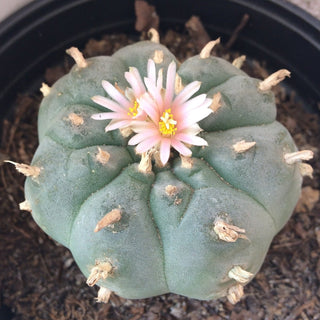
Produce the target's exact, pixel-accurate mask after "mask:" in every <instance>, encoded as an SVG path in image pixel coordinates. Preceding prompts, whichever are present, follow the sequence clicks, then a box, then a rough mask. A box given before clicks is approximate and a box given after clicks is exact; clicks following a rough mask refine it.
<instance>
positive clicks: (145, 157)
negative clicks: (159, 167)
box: [138, 151, 152, 173]
mask: <svg viewBox="0 0 320 320" xmlns="http://www.w3.org/2000/svg"><path fill="white" fill-rule="evenodd" d="M151 160H152V152H149V151H147V152H144V153H142V155H141V160H140V163H139V167H138V168H139V171H140V172H143V173H151V172H152V161H151Z"/></svg>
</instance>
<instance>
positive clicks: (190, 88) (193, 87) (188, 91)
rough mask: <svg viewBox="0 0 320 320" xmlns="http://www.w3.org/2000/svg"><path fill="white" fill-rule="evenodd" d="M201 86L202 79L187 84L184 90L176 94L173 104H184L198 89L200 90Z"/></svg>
mask: <svg viewBox="0 0 320 320" xmlns="http://www.w3.org/2000/svg"><path fill="white" fill-rule="evenodd" d="M200 86H201V82H200V81H193V82H191V83H189V84H188V85H186V86H185V87H184V88H183V89H182V91H181V92H180V93H179V94H178V95H177V96H176V98H175V99H174V101H173V105H176V104H182V103H184V102H185V101H187V100H188V99H189V98H190V97H192V96H193V95H194V94H195V93H196V92H197V91H199V89H200Z"/></svg>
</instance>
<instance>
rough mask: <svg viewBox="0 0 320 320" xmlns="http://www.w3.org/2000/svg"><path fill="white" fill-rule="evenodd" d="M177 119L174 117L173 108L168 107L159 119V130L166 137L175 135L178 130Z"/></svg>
mask: <svg viewBox="0 0 320 320" xmlns="http://www.w3.org/2000/svg"><path fill="white" fill-rule="evenodd" d="M176 125H177V121H175V120H174V119H173V115H172V113H171V109H167V110H165V111H164V112H163V114H162V117H161V118H160V121H159V130H160V132H161V134H162V135H163V136H165V137H169V136H173V135H175V134H176V132H177V127H176Z"/></svg>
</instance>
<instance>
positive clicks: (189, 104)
mask: <svg viewBox="0 0 320 320" xmlns="http://www.w3.org/2000/svg"><path fill="white" fill-rule="evenodd" d="M206 97H207V95H206V94H205V93H203V94H200V95H198V96H196V97H194V98H192V99H190V100H188V101H186V102H185V103H183V104H182V105H181V107H183V108H185V109H188V110H192V109H194V108H198V107H201V106H202V104H203V103H204V102H205V100H206Z"/></svg>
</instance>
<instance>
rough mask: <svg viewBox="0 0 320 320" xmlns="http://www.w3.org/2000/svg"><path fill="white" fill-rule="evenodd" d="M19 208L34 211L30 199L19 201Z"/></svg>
mask: <svg viewBox="0 0 320 320" xmlns="http://www.w3.org/2000/svg"><path fill="white" fill-rule="evenodd" d="M19 209H20V210H24V211H28V212H32V210H31V204H30V202H29V201H28V200H25V201H23V202H21V203H19Z"/></svg>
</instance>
